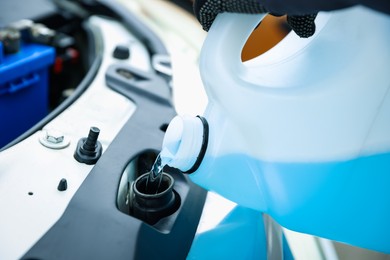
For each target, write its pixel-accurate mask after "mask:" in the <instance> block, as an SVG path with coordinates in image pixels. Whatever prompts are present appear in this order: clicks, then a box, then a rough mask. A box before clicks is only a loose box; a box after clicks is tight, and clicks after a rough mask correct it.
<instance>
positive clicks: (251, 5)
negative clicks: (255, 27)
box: [194, 0, 317, 38]
mask: <svg viewBox="0 0 390 260" xmlns="http://www.w3.org/2000/svg"><path fill="white" fill-rule="evenodd" d="M271 1H272V0H269V1H267V0H195V2H194V12H195V15H196V17H197V18H198V20H199V22H200V23H201V25H202V27H203V29H204V30H205V31H208V30H209V29H210V27H211V25H212V23H213V21H214V19H215V17H216V16H217V15H218V14H219V13H222V12H231V13H248V14H256V13H266V12H270V9H269V8H267V6H265V5H263V4H262V2H264V3H267V2H271ZM278 11H279V10H277V13H276V12H273V13H272V14H273V15H275V16H281V15H283V14H284V13H279V12H278ZM316 16H317V12H315V13H313V14H303V15H288V16H287V23H288V24H289V25H290V27H291V28H292V30H293V31H294V32H295V33H296V34H297V35H298V36H300V37H302V38H307V37H310V36H312V35H313V34H314V32H315V23H314V19H315V18H316Z"/></svg>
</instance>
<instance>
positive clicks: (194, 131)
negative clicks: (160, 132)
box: [160, 116, 208, 173]
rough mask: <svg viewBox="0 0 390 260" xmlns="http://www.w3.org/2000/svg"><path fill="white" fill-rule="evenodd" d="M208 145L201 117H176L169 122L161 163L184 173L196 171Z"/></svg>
mask: <svg viewBox="0 0 390 260" xmlns="http://www.w3.org/2000/svg"><path fill="white" fill-rule="evenodd" d="M207 143H208V124H207V121H206V120H205V119H204V118H203V117H200V116H198V117H190V116H176V117H175V118H173V119H172V121H171V122H170V124H169V126H168V128H167V131H166V133H165V136H164V140H163V148H162V151H161V153H160V155H161V158H162V161H163V162H165V163H166V164H168V165H169V166H171V167H174V168H177V169H179V170H181V171H182V172H184V173H192V172H194V171H196V170H197V168H198V167H199V165H200V164H201V162H202V159H203V157H204V154H205V151H206V148H207Z"/></svg>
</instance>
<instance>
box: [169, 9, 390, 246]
mask: <svg viewBox="0 0 390 260" xmlns="http://www.w3.org/2000/svg"><path fill="white" fill-rule="evenodd" d="M262 18H263V15H248V14H227V13H224V14H220V15H218V17H217V19H216V20H215V22H214V23H213V25H212V27H211V29H210V31H209V33H208V36H207V38H206V40H205V43H204V46H203V48H202V52H201V59H200V70H201V75H202V80H203V83H204V85H205V88H206V92H207V95H208V98H209V104H208V107H207V109H206V111H205V113H204V115H203V117H204V118H205V119H206V120H207V122H208V127H207V126H206V125H205V123H204V121H203V122H202V121H201V120H199V118H191V117H176V118H175V119H174V120H173V121H172V123H171V124H170V125H169V127H168V129H167V132H166V136H165V139H164V144H163V149H162V154H163V157H164V158H165V159H163V160H165V162H167V163H168V164H169V165H171V166H173V167H177V168H179V169H181V170H182V171H187V170H195V171H194V172H193V173H192V174H191V175H190V177H191V179H192V180H193V181H194V182H196V183H198V184H200V185H201V186H203V187H205V188H207V189H210V190H213V191H216V192H217V193H219V194H221V195H223V196H225V197H226V198H228V199H230V200H233V201H235V202H237V203H238V204H240V205H243V206H246V207H250V208H253V209H256V210H259V211H263V212H266V213H268V214H270V215H271V216H272V217H273V218H274V219H275V220H276V221H277V222H278V223H280V224H281V225H283V226H285V227H286V228H289V229H292V230H295V231H299V232H304V233H309V234H313V235H316V236H320V237H325V238H329V239H332V240H337V241H341V242H346V243H349V244H353V245H355V246H360V247H365V248H369V249H373V250H378V251H382V252H386V253H390V186H389V185H390V90H389V89H390V16H387V15H384V14H381V13H378V12H375V11H372V10H369V9H366V8H364V7H354V8H349V9H344V10H340V11H335V12H329V13H319V15H318V17H317V19H316V25H317V30H316V33H315V34H314V36H312V37H311V38H308V39H301V38H299V37H298V36H296V35H295V34H294V33H290V34H288V35H287V36H286V37H285V38H284V39H283V40H282V41H281V42H280V43H278V44H277V45H276V46H275V47H274V48H272V49H271V50H269V51H267V52H266V53H264V54H263V55H261V56H259V57H257V58H255V59H253V60H250V61H248V62H246V63H242V62H241V58H240V57H241V50H242V47H243V45H244V43H245V42H246V39H247V38H248V36H249V35H250V33H251V32H252V30H253V29H254V28H255V26H257V24H258V23H259V21H260V20H261V19H262ZM189 129H191V130H189ZM206 137H207V138H208V140H206V141H207V142H205V138H206ZM206 143H207V144H206ZM202 147H203V149H202ZM198 157H199V158H198ZM195 164H198V165H195ZM194 165H195V166H196V167H195V168H194Z"/></svg>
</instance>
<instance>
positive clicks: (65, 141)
mask: <svg viewBox="0 0 390 260" xmlns="http://www.w3.org/2000/svg"><path fill="white" fill-rule="evenodd" d="M39 142H40V143H41V144H42V145H44V146H46V147H47V148H52V149H62V148H65V147H67V146H68V145H69V143H70V140H69V138H68V137H66V136H65V135H64V134H63V133H62V132H60V131H57V130H54V129H47V130H42V132H41V134H40V136H39Z"/></svg>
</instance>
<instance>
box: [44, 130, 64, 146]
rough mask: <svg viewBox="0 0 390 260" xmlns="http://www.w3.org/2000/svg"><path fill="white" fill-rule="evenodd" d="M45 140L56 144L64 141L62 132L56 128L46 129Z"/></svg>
mask: <svg viewBox="0 0 390 260" xmlns="http://www.w3.org/2000/svg"><path fill="white" fill-rule="evenodd" d="M46 141H48V142H49V143H53V144H58V143H61V142H63V141H64V134H63V133H61V132H60V131H56V130H46Z"/></svg>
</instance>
